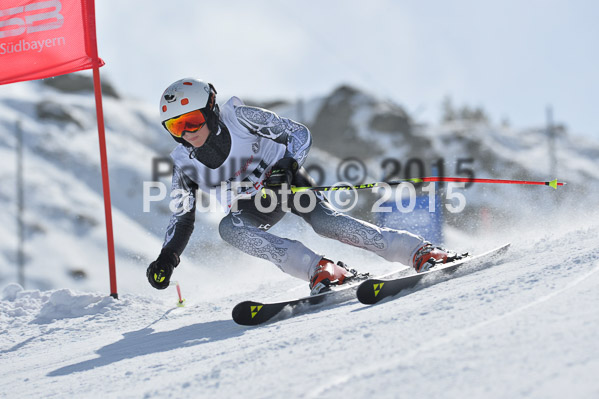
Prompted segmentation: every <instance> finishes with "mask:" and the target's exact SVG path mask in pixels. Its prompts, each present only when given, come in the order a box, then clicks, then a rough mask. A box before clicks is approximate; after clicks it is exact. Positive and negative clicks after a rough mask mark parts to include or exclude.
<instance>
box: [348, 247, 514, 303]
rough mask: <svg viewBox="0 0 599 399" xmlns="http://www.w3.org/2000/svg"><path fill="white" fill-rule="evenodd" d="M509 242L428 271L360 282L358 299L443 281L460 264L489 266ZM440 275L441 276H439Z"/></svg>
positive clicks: (365, 300) (373, 298)
mask: <svg viewBox="0 0 599 399" xmlns="http://www.w3.org/2000/svg"><path fill="white" fill-rule="evenodd" d="M509 246H510V244H505V245H502V246H500V247H498V248H495V249H492V250H490V251H487V252H485V253H482V254H480V255H476V256H467V257H465V258H462V259H460V260H457V261H455V262H451V263H448V264H442V265H439V266H435V267H434V268H432V269H430V270H429V271H426V272H423V273H418V274H411V275H409V276H402V277H398V278H393V279H389V278H372V279H368V280H366V281H364V282H362V283H361V284H360V285H359V287H358V288H357V290H356V296H357V297H358V300H359V301H360V302H362V303H364V304H366V305H372V304H375V303H377V302H380V301H381V300H383V299H385V298H389V297H392V296H395V295H397V294H399V293H400V292H402V291H404V290H407V289H409V288H413V287H415V286H416V285H417V284H419V283H421V285H423V286H424V285H425V284H426V283H427V282H428V283H431V284H435V283H438V282H441V281H445V280H447V279H448V278H449V276H445V277H446V278H443V277H444V276H443V274H446V275H449V274H451V273H453V272H455V271H456V270H457V269H458V268H459V267H460V266H462V265H468V266H472V267H474V268H476V267H481V266H483V267H486V266H491V265H493V264H494V262H495V261H496V260H498V259H500V258H501V257H502V256H503V255H504V254H505V253H506V252H507V250H508V248H509ZM439 277H441V278H439Z"/></svg>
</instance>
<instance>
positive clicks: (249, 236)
mask: <svg viewBox="0 0 599 399" xmlns="http://www.w3.org/2000/svg"><path fill="white" fill-rule="evenodd" d="M238 208H239V211H237V212H231V213H229V214H228V215H227V216H225V217H224V218H223V219H222V220H221V222H220V225H219V233H220V236H221V237H222V239H223V240H225V241H226V242H228V243H229V244H231V245H233V246H234V247H236V248H237V249H240V250H242V251H243V252H245V253H247V254H249V255H252V256H256V257H258V258H262V259H266V260H269V261H271V262H272V263H274V264H275V265H277V267H279V269H281V270H282V271H283V272H285V273H287V274H290V275H292V276H294V277H297V278H300V279H302V280H304V281H309V279H310V273H311V272H312V270H313V269H314V266H315V265H316V264H317V263H318V262H319V261H320V260H321V259H322V256H321V255H317V254H316V253H314V252H313V251H311V250H310V249H308V248H307V247H306V246H304V245H303V244H302V243H301V242H299V241H296V240H290V239H287V238H282V237H278V236H276V235H274V234H271V233H269V232H267V230H268V229H270V227H272V226H273V225H274V224H276V223H277V222H278V221H279V220H281V219H282V218H283V216H285V213H284V212H283V211H282V210H280V208H277V209H276V210H275V211H273V212H270V213H261V212H259V211H258V210H257V209H256V207H255V206H254V204H253V200H247V201H243V202H241V201H240V203H239V207H238Z"/></svg>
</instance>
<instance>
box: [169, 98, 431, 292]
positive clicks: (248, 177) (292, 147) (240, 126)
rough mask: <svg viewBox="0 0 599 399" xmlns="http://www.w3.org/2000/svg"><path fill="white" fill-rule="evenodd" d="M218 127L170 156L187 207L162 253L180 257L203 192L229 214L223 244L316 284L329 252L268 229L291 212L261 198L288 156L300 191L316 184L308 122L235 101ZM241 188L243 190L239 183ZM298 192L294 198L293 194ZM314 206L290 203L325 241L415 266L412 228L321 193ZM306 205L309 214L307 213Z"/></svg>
mask: <svg viewBox="0 0 599 399" xmlns="http://www.w3.org/2000/svg"><path fill="white" fill-rule="evenodd" d="M219 118H220V120H219V129H218V131H217V132H212V133H211V134H210V136H209V138H208V140H207V141H206V143H205V144H204V145H203V146H202V147H200V148H195V149H194V148H192V147H189V146H185V145H183V144H179V145H178V146H177V147H176V148H175V149H174V150H173V152H172V153H171V157H172V159H173V162H174V168H173V182H172V190H173V191H175V190H176V192H174V193H173V194H174V196H175V198H176V199H177V201H179V205H181V206H180V207H178V208H180V209H182V210H181V211H180V212H176V213H174V214H173V215H172V217H171V220H170V224H169V226H168V228H167V232H166V238H165V241H164V244H163V248H164V249H167V250H171V251H173V252H175V253H177V254H178V255H181V253H182V252H183V250H184V249H185V247H186V245H187V243H188V241H189V238H190V236H191V233H192V231H193V228H194V223H195V214H196V199H197V190H198V189H199V190H202V191H204V192H207V193H211V192H212V193H213V194H214V195H216V197H217V198H218V200H219V202H220V203H221V205H222V206H223V208H224V209H225V211H226V212H227V215H226V216H225V217H224V218H223V219H222V220H221V222H220V225H219V233H220V236H221V237H222V239H223V240H225V241H226V242H228V243H229V244H231V245H233V246H234V247H236V248H238V249H240V250H242V251H243V252H245V253H247V254H249V255H252V256H256V257H258V258H262V259H266V260H268V261H271V262H272V263H274V264H275V265H276V266H277V267H279V268H280V269H281V270H282V271H284V272H285V273H288V274H290V275H292V276H295V277H298V278H300V279H303V280H306V281H309V279H310V277H311V274H312V272H313V270H314V269H315V267H316V265H317V264H318V262H319V261H320V260H321V259H322V258H323V255H320V254H317V253H315V252H313V251H312V250H310V249H309V248H307V247H306V246H305V245H303V244H302V243H301V242H299V241H296V240H291V239H287V238H283V237H279V236H276V235H274V234H272V233H269V232H268V230H269V229H270V228H271V227H272V226H273V225H275V224H276V223H277V222H278V221H280V220H281V219H282V218H283V216H285V215H286V212H285V210H284V209H283V203H282V202H283V201H281V198H279V201H277V205H276V206H275V207H274V209H273V210H272V211H269V212H264V211H263V210H259V208H258V207H257V206H256V203H255V201H254V200H255V199H256V198H255V196H256V195H257V194H258V195H259V197H258V198H257V200H259V201H260V204H261V205H262V206H263V208H266V209H269V208H272V207H270V205H271V204H272V202H271V201H273V197H270V196H267V197H266V198H264V197H262V195H260V193H261V191H262V188H263V184H264V180H265V178H266V177H267V176H268V175H269V174H270V170H271V168H272V167H273V166H274V165H275V164H276V162H277V161H279V160H280V159H281V158H283V157H293V158H294V159H295V160H297V162H298V164H299V166H300V169H299V171H298V173H297V174H296V175H295V177H294V180H293V182H292V184H293V185H295V186H300V187H306V186H313V185H314V181H313V180H312V179H311V178H310V176H309V175H308V174H307V172H306V170H305V169H304V168H301V165H303V164H304V162H305V160H306V157H307V155H308V152H309V150H310V146H311V144H312V138H311V134H310V131H309V130H308V129H307V128H306V127H305V126H304V125H302V124H300V123H297V122H295V121H293V120H290V119H287V118H283V117H280V116H278V115H276V114H275V113H273V112H271V111H268V110H265V109H262V108H257V107H250V106H246V105H244V104H243V102H242V101H241V100H240V99H238V98H237V97H232V98H231V99H230V100H229V101H227V102H226V103H225V104H224V105H223V107H222V108H221V110H220V116H219ZM239 185H241V187H240V186H239ZM293 195H299V193H298V194H292V195H290V197H293ZM316 196H317V198H316V201H315V202H314V203H315V206H313V207H312V209H310V207H307V205H308V201H310V198H309V197H308V196H305V195H304V196H302V197H301V198H299V201H298V204H299V205H300V206H299V207H295V206H294V205H293V200H291V199H290V198H287V201H286V203H287V205H288V207H289V208H290V210H291V212H292V213H294V214H295V215H298V216H300V217H302V218H303V219H304V220H305V221H306V222H307V223H308V224H310V226H312V228H313V229H314V231H315V232H316V233H317V234H319V235H320V236H323V237H327V238H332V239H335V240H338V241H341V242H343V243H346V244H349V245H352V246H356V247H359V248H363V249H366V250H369V251H372V252H374V253H376V254H378V255H380V256H381V257H383V258H384V259H386V260H389V261H392V262H401V263H403V264H405V265H409V266H411V265H412V259H413V257H414V254H415V253H416V251H417V250H418V249H419V248H420V247H422V245H423V244H424V242H425V240H424V239H423V238H422V237H419V236H416V235H414V234H411V233H409V232H407V231H402V230H394V229H388V228H381V227H378V226H375V225H373V224H370V223H367V222H364V221H361V220H358V219H356V218H353V217H351V216H348V215H345V214H343V213H340V212H337V211H336V210H335V209H334V208H333V207H332V206H331V205H330V204H329V203H328V202H327V200H326V199H325V198H324V197H323V196H322V195H320V194H316ZM306 208H308V209H309V210H308V211H306Z"/></svg>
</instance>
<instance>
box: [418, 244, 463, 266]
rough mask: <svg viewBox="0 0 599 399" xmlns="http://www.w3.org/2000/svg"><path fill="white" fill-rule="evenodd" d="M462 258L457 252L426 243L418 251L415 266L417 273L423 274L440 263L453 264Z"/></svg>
mask: <svg viewBox="0 0 599 399" xmlns="http://www.w3.org/2000/svg"><path fill="white" fill-rule="evenodd" d="M461 258H462V256H460V255H458V254H457V253H455V252H452V251H448V250H446V249H443V248H441V247H433V246H432V245H431V244H430V243H426V244H424V246H423V247H422V248H420V249H419V250H418V251H416V254H415V255H414V260H413V266H414V269H416V272H417V273H422V272H425V271H427V270H429V269H430V268H431V267H433V266H435V265H436V264H438V263H447V262H453V261H454V260H457V259H461Z"/></svg>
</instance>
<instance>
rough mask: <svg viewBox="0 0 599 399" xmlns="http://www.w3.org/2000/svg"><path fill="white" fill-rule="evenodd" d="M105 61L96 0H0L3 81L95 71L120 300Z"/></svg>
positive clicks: (109, 237) (111, 261) (111, 262)
mask: <svg viewBox="0 0 599 399" xmlns="http://www.w3.org/2000/svg"><path fill="white" fill-rule="evenodd" d="M102 65H104V62H103V61H102V60H101V59H100V57H98V46H97V43H96V16H95V6H94V0H2V2H1V3H0V85H1V84H6V83H13V82H20V81H23V80H34V79H43V78H49V77H52V76H57V75H64V74H67V73H71V72H75V71H80V70H82V69H92V70H93V79H94V94H95V98H96V116H97V121H98V138H99V141H100V166H101V169H102V190H103V192H104V213H105V216H106V243H107V247H108V270H109V273H110V295H111V296H112V297H114V298H118V294H117V290H116V265H115V253H114V237H113V232H112V206H111V203H110V183H109V179H108V160H107V156H106V138H105V132H104V115H103V111H102V90H101V84H100V67H101V66H102Z"/></svg>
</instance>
